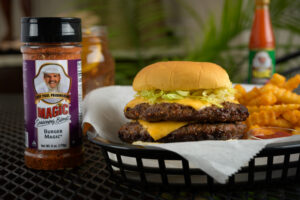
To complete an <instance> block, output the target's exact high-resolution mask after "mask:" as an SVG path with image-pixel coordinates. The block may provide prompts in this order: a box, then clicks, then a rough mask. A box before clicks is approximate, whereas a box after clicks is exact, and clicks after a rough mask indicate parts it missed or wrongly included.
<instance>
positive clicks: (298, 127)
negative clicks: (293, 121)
mask: <svg viewBox="0 0 300 200" xmlns="http://www.w3.org/2000/svg"><path fill="white" fill-rule="evenodd" d="M294 129H295V130H294V131H293V134H296V135H299V134H300V126H295V127H294Z"/></svg>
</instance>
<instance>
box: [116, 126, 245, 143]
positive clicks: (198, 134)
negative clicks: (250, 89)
mask: <svg viewBox="0 0 300 200" xmlns="http://www.w3.org/2000/svg"><path fill="white" fill-rule="evenodd" d="M245 130H246V125H244V124H242V123H241V122H236V123H218V124H199V123H193V124H187V125H185V126H183V127H181V128H179V129H177V130H175V131H173V132H171V133H170V134H168V135H167V136H165V137H163V138H161V139H159V140H156V141H154V140H153V138H152V137H151V136H150V134H149V133H148V131H147V130H146V129H144V128H143V126H142V125H141V124H139V123H138V122H129V123H127V124H124V125H123V126H122V127H121V129H120V130H119V137H120V139H121V140H122V141H124V142H127V143H133V142H135V141H143V142H158V143H169V142H187V141H201V140H229V139H240V138H242V137H243V134H244V131H245Z"/></svg>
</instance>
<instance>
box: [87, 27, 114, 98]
mask: <svg viewBox="0 0 300 200" xmlns="http://www.w3.org/2000/svg"><path fill="white" fill-rule="evenodd" d="M114 84H115V62H114V59H113V57H112V56H111V54H110V52H109V49H108V40H107V31H106V27H104V26H95V27H91V28H89V29H84V30H83V35H82V90H83V96H85V95H86V94H87V93H88V92H90V91H91V90H93V89H95V88H98V87H103V86H109V85H114Z"/></svg>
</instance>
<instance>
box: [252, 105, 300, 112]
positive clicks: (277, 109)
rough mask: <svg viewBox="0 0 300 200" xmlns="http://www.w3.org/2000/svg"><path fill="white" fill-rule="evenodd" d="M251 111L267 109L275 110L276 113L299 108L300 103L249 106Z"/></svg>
mask: <svg viewBox="0 0 300 200" xmlns="http://www.w3.org/2000/svg"><path fill="white" fill-rule="evenodd" d="M247 108H248V111H249V113H250V114H251V113H254V112H260V111H262V110H265V111H270V110H272V111H274V112H276V113H284V112H286V111H289V110H297V109H299V108H300V104H281V105H272V106H247Z"/></svg>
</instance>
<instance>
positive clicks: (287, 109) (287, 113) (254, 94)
mask: <svg viewBox="0 0 300 200" xmlns="http://www.w3.org/2000/svg"><path fill="white" fill-rule="evenodd" d="M299 85H300V74H298V75H296V76H294V77H293V78H291V79H289V80H286V79H285V77H284V76H282V75H280V74H274V75H273V77H272V78H271V79H270V81H269V82H268V83H267V84H266V85H264V86H263V87H260V88H256V87H255V88H253V89H252V90H251V91H250V92H247V93H245V91H244V88H243V87H242V86H241V85H237V86H236V87H235V88H236V91H237V93H239V94H236V97H237V99H238V100H239V102H240V103H241V104H243V105H245V106H247V108H248V111H249V113H250V116H249V117H248V119H247V120H246V125H247V126H248V129H254V128H257V127H263V126H267V127H268V126H269V127H283V128H292V129H295V133H294V134H300V95H298V94H296V93H293V92H292V90H294V89H295V88H297V87H298V86H299Z"/></svg>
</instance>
